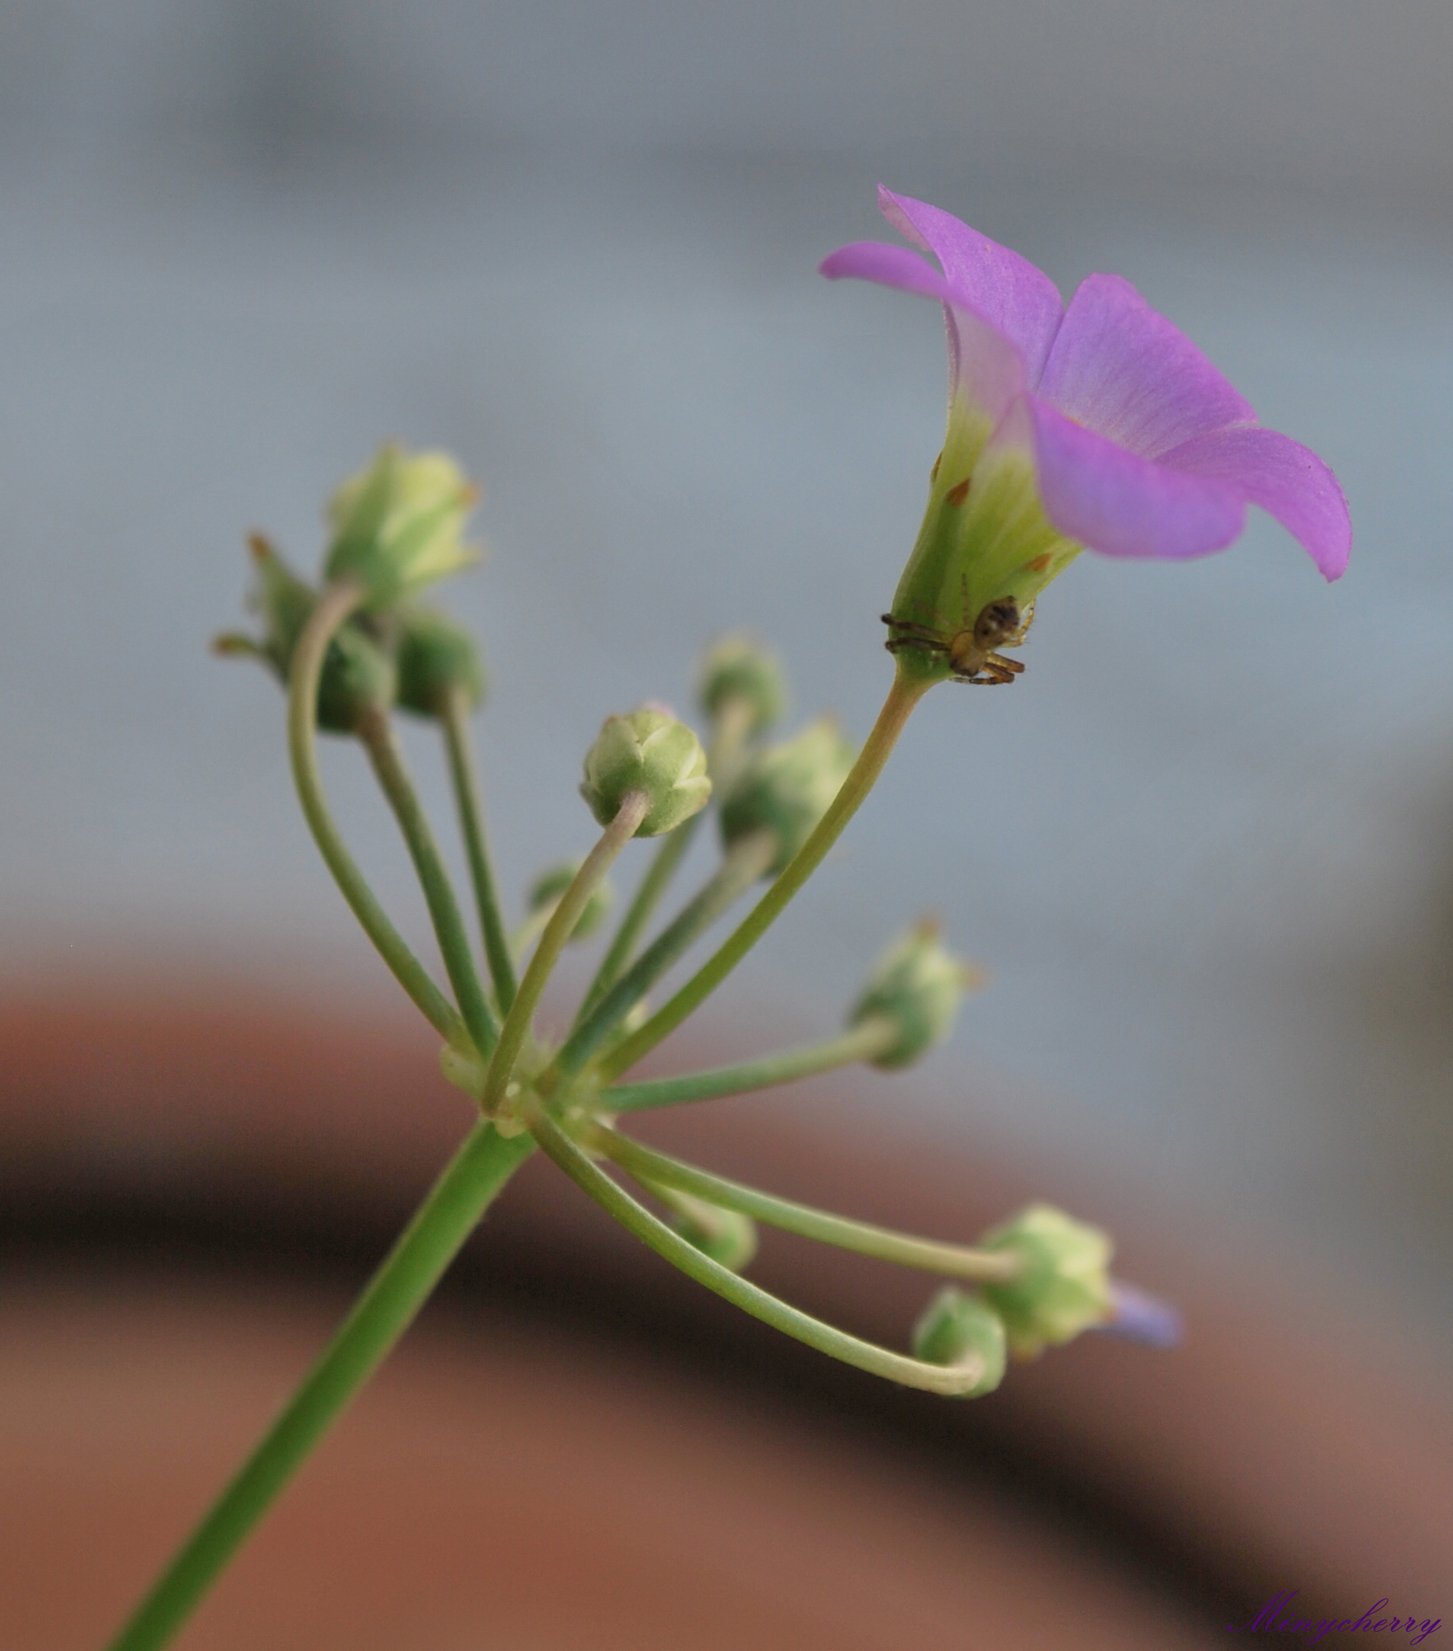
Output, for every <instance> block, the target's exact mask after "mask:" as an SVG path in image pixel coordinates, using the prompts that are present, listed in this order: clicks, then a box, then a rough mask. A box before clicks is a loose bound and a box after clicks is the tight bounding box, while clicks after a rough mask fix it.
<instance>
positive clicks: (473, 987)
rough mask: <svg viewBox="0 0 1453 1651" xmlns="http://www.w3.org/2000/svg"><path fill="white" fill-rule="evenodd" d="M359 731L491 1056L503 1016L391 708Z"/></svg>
mask: <svg viewBox="0 0 1453 1651" xmlns="http://www.w3.org/2000/svg"><path fill="white" fill-rule="evenodd" d="M358 737H359V739H360V740H361V741H362V742H363V747H364V750H366V751H367V752H368V756H369V761H370V762H371V763H372V764H373V772H374V774H375V775H376V777H377V779H378V783H379V785H380V787H381V788H382V790H383V794H384V796H385V797H386V798H387V799H388V804H389V807H390V808H391V809H392V810H393V812H394V818H395V819H396V820H397V821H398V823H399V829H400V830H401V831H402V832H403V836H404V842H405V843H406V844H407V846H408V850H409V857H410V858H411V859H412V860H413V862H414V870H415V871H416V872H417V873H418V878H419V886H420V887H421V888H422V890H423V892H424V901H425V904H426V905H427V906H428V908H429V917H430V919H431V920H432V922H433V925H434V934H435V936H436V937H437V939H438V941H439V950H440V952H441V953H442V955H443V958H444V968H445V971H446V972H447V974H448V976H449V981H450V984H451V985H452V986H453V988H454V994H455V997H456V999H457V1000H458V1003H459V1008H460V1012H461V1013H462V1015H463V1017H464V1024H465V1026H466V1027H467V1028H468V1030H469V1036H470V1039H471V1041H472V1042H473V1044H474V1046H475V1048H476V1049H477V1050H478V1051H479V1053H480V1054H481V1055H484V1056H486V1057H487V1056H488V1055H489V1054H490V1053H491V1051H492V1050H493V1049H494V1046H495V1044H496V1043H497V1042H498V1040H499V1022H498V1021H497V1020H496V1019H495V1016H494V1011H493V1010H492V1009H491V1008H490V1006H489V1001H488V999H487V998H486V997H485V995H484V987H483V985H482V984H481V982H480V978H479V971H478V970H477V969H476V968H475V966H474V954H473V953H472V951H471V950H470V946H469V937H468V935H467V934H466V933H465V929H464V919H463V917H462V915H461V914H460V911H459V902H458V900H457V899H456V898H455V896H454V887H453V884H452V883H451V882H450V881H449V873H448V872H447V871H446V870H445V869H444V859H443V856H442V855H441V854H440V853H439V845H438V844H437V843H436V842H435V840H434V833H433V831H432V830H431V828H430V826H429V819H428V816H427V815H426V814H425V813H424V810H423V807H422V806H421V804H420V802H419V797H418V793H417V792H416V791H415V789H414V784H413V781H412V780H411V779H410V778H409V771H408V768H407V766H406V765H405V763H404V754H403V752H402V750H401V749H400V748H399V742H398V739H397V737H396V736H395V734H394V730H393V724H392V723H391V722H390V720H389V717H388V714H387V712H385V711H382V710H374V711H371V712H369V713H368V714H367V715H366V716H364V717H363V718H362V720H361V721H360V723H359V726H358Z"/></svg>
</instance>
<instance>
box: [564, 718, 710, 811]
mask: <svg viewBox="0 0 1453 1651" xmlns="http://www.w3.org/2000/svg"><path fill="white" fill-rule="evenodd" d="M632 791H644V792H645V793H646V795H647V796H648V797H649V798H650V799H651V806H650V808H649V809H648V810H647V812H646V817H645V819H644V820H642V822H641V824H640V826H639V828H638V829H637V831H636V835H637V836H638V837H659V836H661V835H662V834H663V833H664V832H667V831H674V830H675V828H676V827H677V826H679V825H680V824H681V822H682V821H683V820H689V819H690V818H691V816H692V815H693V814H695V813H697V811H698V810H700V809H702V808H705V807H706V800H707V798H708V797H710V795H711V781H710V780H709V779H708V778H707V776H706V752H705V751H703V750H702V748H701V741H700V740H699V739H697V737H696V735H695V734H694V733H692V731H691V729H689V728H688V727H687V726H686V724H685V723H684V722H678V721H677V720H676V718H675V717H673V716H672V715H671V713H670V712H669V711H667V710H665V709H662V708H659V707H656V706H650V705H642V706H640V707H638V708H637V709H636V710H634V711H628V712H627V713H626V715H625V716H619V717H607V718H606V719H605V722H604V723H603V724H602V726H601V730H600V733H599V734H597V735H596V739H595V744H594V745H592V746H591V748H590V750H589V751H587V752H586V754H585V780H584V783H583V784H582V785H581V787H580V795H581V796H582V797H584V798H585V800H586V802H587V803H588V804H589V805H590V811H591V813H592V814H594V815H595V817H596V819H597V820H598V821H599V822H600V824H601V825H609V824H610V822H611V821H612V820H613V819H614V818H615V817H616V815H617V814H618V813H619V812H620V807H621V804H622V803H623V802H624V801H625V799H626V797H627V796H628V795H629V794H630V793H631V792H632Z"/></svg>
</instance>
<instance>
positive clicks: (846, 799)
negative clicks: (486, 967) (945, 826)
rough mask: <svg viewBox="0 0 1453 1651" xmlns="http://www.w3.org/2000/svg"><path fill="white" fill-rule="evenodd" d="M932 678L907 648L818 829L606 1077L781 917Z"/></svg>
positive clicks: (661, 1034) (690, 1007)
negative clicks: (880, 705)
mask: <svg viewBox="0 0 1453 1651" xmlns="http://www.w3.org/2000/svg"><path fill="white" fill-rule="evenodd" d="M933 680H934V679H933V677H932V676H931V675H926V674H925V673H924V672H922V671H921V670H920V669H919V668H918V667H916V666H915V665H914V664H913V663H912V662H911V656H907V655H905V656H904V658H903V659H901V660H900V661H899V662H898V669H897V671H896V673H895V675H894V678H893V686H892V688H891V689H890V690H889V692H888V697H887V699H886V700H885V701H884V703H883V708H882V710H881V711H880V712H879V713H878V720H877V722H875V723H874V725H873V730H872V732H871V733H870V734H869V735H868V738H867V740H866V741H865V742H864V744H863V749H862V751H861V752H860V753H859V754H858V760H857V762H855V763H854V764H853V767H852V770H851V771H850V772H849V774H848V777H847V779H846V780H844V782H843V784H842V787H841V789H840V790H839V791H838V794H837V796H836V797H835V798H834V799H833V801H832V803H831V804H830V806H829V807H828V810H827V812H826V813H825V814H824V815H823V817H822V819H821V820H819V821H818V823H817V826H816V829H815V830H814V831H813V832H812V834H811V835H810V836H809V837H808V839H807V841H806V842H805V843H804V844H803V845H802V847H801V848H800V849H799V850H798V851H797V853H796V854H795V855H794V856H793V858H792V859H791V860H790V861H789V862H788V864H787V866H786V867H785V868H784V869H783V871H782V873H781V874H780V876H778V877H777V878H776V880H775V881H774V882H773V883H772V884H771V885H770V886H769V887H768V889H767V891H766V893H765V894H764V895H763V896H762V898H761V899H760V900H759V901H758V902H757V904H756V905H755V906H753V908H752V909H751V911H750V912H749V913H748V914H747V916H746V917H745V918H744V919H743V920H742V922H741V923H740V924H739V925H738V926H737V927H736V928H735V929H734V930H733V931H732V933H731V934H730V935H729V936H728V937H727V939H726V940H725V941H723V943H722V944H721V946H720V947H719V948H718V949H717V950H716V951H715V952H714V953H713V954H712V955H711V957H709V958H708V959H707V960H706V962H705V963H703V964H702V966H701V968H700V969H698V970H697V972H696V973H695V974H694V975H693V976H692V977H691V979H690V980H688V981H687V982H686V984H685V985H684V986H682V988H681V989H680V991H678V992H677V993H676V995H675V996H674V997H672V998H671V999H670V1000H669V1001H668V1002H667V1003H665V1004H664V1005H663V1006H662V1007H661V1008H660V1009H658V1010H657V1011H656V1013H655V1014H654V1015H652V1016H651V1018H650V1019H649V1020H648V1021H647V1022H646V1024H645V1025H644V1026H642V1027H640V1028H639V1029H638V1030H637V1031H635V1032H633V1033H632V1034H631V1035H630V1036H629V1037H628V1038H626V1039H625V1040H624V1041H623V1042H621V1043H620V1044H619V1045H617V1047H616V1048H615V1049H613V1050H612V1051H611V1052H610V1053H609V1054H608V1055H607V1056H606V1057H605V1058H604V1059H603V1060H602V1061H601V1063H600V1074H601V1079H602V1081H603V1082H605V1083H610V1082H611V1081H613V1080H614V1079H616V1078H618V1077H620V1076H621V1074H622V1073H625V1072H629V1071H630V1069H631V1067H633V1066H634V1065H635V1064H636V1062H637V1061H638V1060H640V1059H641V1057H642V1056H643V1055H647V1054H649V1053H650V1051H651V1050H652V1049H654V1048H655V1047H656V1045H657V1044H658V1043H660V1042H661V1040H662V1039H663V1038H665V1037H667V1036H668V1035H669V1034H670V1033H671V1032H674V1031H675V1030H676V1028H677V1027H678V1026H679V1025H680V1024H681V1022H682V1021H683V1020H685V1019H686V1017H687V1016H688V1015H690V1014H691V1013H692V1012H693V1011H694V1010H696V1009H697V1008H699V1007H700V1006H701V1004H702V1003H704V1002H705V1001H706V999H707V998H708V997H710V996H711V994H712V993H713V992H714V991H715V990H716V988H717V987H718V986H720V985H721V983H722V982H723V981H724V980H725V979H726V978H727V976H728V975H729V974H730V973H731V972H732V970H733V969H735V968H736V966H737V964H738V963H740V962H741V961H742V959H743V958H744V957H745V956H746V955H747V953H748V952H749V951H751V949H752V947H753V946H755V945H756V943H757V942H758V941H759V940H760V939H761V938H762V936H763V935H764V934H765V933H766V932H767V930H768V929H769V928H770V927H771V926H772V924H773V923H774V922H775V921H776V919H777V918H778V917H779V916H781V914H782V912H783V910H784V909H785V907H786V906H787V903H788V901H790V900H791V899H792V897H793V895H794V894H796V893H797V891H798V890H799V889H800V888H801V887H802V885H803V884H804V883H805V882H806V881H807V879H808V878H809V877H810V876H811V875H812V874H813V872H814V871H816V870H817V868H818V866H820V865H821V864H822V861H823V859H824V857H825V856H826V854H827V852H828V850H829V849H830V848H831V847H832V846H833V844H834V843H835V842H836V841H837V840H838V838H839V837H840V836H841V835H842V833H843V829H844V827H845V826H846V825H847V823H848V821H849V820H851V819H852V817H853V815H854V814H856V813H857V811H858V809H859V808H860V807H861V806H862V804H863V802H864V800H865V799H866V798H867V795H868V793H869V792H870V791H871V790H872V789H873V786H874V784H875V783H876V781H877V779H878V777H879V775H880V774H881V773H882V772H883V768H884V766H885V764H886V763H887V761H888V758H889V756H890V755H891V754H892V751H893V747H894V745H895V744H896V743H897V741H898V736H899V735H900V734H901V733H902V732H903V727H904V724H905V723H906V722H907V721H908V717H909V715H910V713H911V712H912V710H913V708H914V706H915V705H917V704H918V702H919V700H920V699H921V698H922V697H923V695H924V694H925V693H926V692H927V690H928V689H929V688H930V687H931V686H932V684H933Z"/></svg>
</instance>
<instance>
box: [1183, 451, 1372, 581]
mask: <svg viewBox="0 0 1453 1651" xmlns="http://www.w3.org/2000/svg"><path fill="white" fill-rule="evenodd" d="M1161 463H1162V464H1164V465H1167V466H1169V467H1170V468H1171V469H1173V470H1182V471H1185V472H1186V473H1187V474H1190V475H1195V476H1209V477H1214V478H1215V479H1216V480H1218V481H1224V482H1229V483H1230V484H1231V485H1232V486H1233V487H1236V488H1238V489H1239V490H1240V491H1241V492H1242V494H1243V495H1244V496H1245V497H1246V498H1247V499H1249V500H1250V502H1251V503H1252V504H1256V505H1260V506H1261V508H1262V509H1263V510H1265V511H1267V512H1269V513H1270V514H1271V515H1273V516H1275V517H1276V519H1277V520H1278V521H1279V522H1280V523H1281V524H1282V526H1283V527H1284V528H1286V530H1287V532H1288V533H1290V534H1291V535H1292V537H1293V538H1294V539H1297V540H1299V541H1300V543H1301V544H1302V545H1303V547H1304V548H1305V549H1306V550H1307V552H1308V553H1309V554H1310V556H1311V558H1312V560H1313V561H1314V562H1315V563H1316V564H1317V566H1318V567H1319V568H1320V569H1321V571H1322V573H1323V575H1324V577H1326V578H1328V579H1338V578H1340V577H1341V576H1342V574H1343V573H1344V572H1345V571H1346V568H1347V557H1348V554H1349V552H1350V551H1351V549H1352V523H1351V520H1350V518H1349V517H1348V514H1347V501H1346V499H1345V498H1343V496H1342V489H1341V488H1340V487H1339V486H1338V485H1337V478H1336V477H1335V476H1334V475H1333V474H1332V472H1331V471H1330V470H1329V469H1328V468H1327V466H1326V465H1325V464H1323V463H1322V461H1321V459H1319V458H1318V457H1317V455H1316V454H1315V453H1314V452H1312V450H1311V449H1310V448H1308V447H1303V446H1302V444H1301V443H1300V442H1299V441H1293V440H1292V439H1291V437H1290V436H1282V435H1278V434H1277V432H1276V431H1275V430H1263V429H1261V428H1260V427H1258V426H1249V427H1248V426H1242V427H1241V428H1239V429H1234V430H1218V431H1216V432H1215V434H1213V435H1209V436H1197V437H1195V438H1194V439H1193V440H1191V441H1188V442H1185V443H1183V444H1182V445H1181V446H1179V447H1176V448H1172V450H1171V451H1170V452H1169V453H1166V454H1165V455H1164V456H1163V458H1162V459H1161Z"/></svg>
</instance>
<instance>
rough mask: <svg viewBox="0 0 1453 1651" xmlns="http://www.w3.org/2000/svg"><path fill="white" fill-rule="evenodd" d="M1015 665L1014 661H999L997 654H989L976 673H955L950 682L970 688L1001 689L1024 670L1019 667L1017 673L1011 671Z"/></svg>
mask: <svg viewBox="0 0 1453 1651" xmlns="http://www.w3.org/2000/svg"><path fill="white" fill-rule="evenodd" d="M1016 663H1017V661H1015V660H1012V659H1000V658H999V656H998V655H997V654H990V655H989V657H988V658H987V659H986V660H985V661H984V663H983V664H982V665H981V666H980V667H979V670H978V671H955V672H954V674H953V678H952V680H953V681H954V682H962V683H963V684H964V685H965V687H970V688H1003V687H1005V686H1006V685H1007V684H1008V683H1011V682H1013V680H1014V678H1015V677H1016V676H1017V675H1018V674H1019V671H1022V670H1023V669H1024V667H1023V666H1022V665H1020V666H1019V671H1015V670H1012V669H1011V666H1013V665H1014V664H1016ZM981 673H982V674H981Z"/></svg>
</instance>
